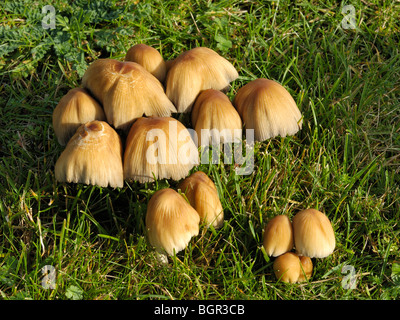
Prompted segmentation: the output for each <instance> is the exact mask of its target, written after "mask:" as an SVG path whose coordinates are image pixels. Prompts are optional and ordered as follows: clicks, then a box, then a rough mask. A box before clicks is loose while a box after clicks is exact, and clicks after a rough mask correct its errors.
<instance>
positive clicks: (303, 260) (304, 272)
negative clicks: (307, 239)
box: [297, 256, 313, 282]
mask: <svg viewBox="0 0 400 320" xmlns="http://www.w3.org/2000/svg"><path fill="white" fill-rule="evenodd" d="M299 258H300V269H301V270H300V275H299V279H297V281H298V282H303V281H307V280H308V279H310V278H311V275H312V271H313V263H312V261H311V259H310V257H306V256H301V257H299Z"/></svg>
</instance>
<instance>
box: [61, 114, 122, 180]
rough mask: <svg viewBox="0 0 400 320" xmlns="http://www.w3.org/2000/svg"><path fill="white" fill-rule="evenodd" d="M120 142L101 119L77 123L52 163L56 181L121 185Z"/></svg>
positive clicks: (111, 129)
mask: <svg viewBox="0 0 400 320" xmlns="http://www.w3.org/2000/svg"><path fill="white" fill-rule="evenodd" d="M122 152H123V151H122V143H121V139H120V137H119V135H118V134H117V133H116V132H115V130H114V129H113V128H111V127H110V126H109V125H108V124H107V123H106V122H104V121H97V120H95V121H90V122H88V123H86V124H83V125H81V126H80V127H79V128H78V130H77V131H76V133H75V134H74V136H73V137H72V138H71V139H70V140H69V142H68V144H67V146H66V147H65V149H64V151H63V152H62V153H61V155H60V157H59V158H58V160H57V162H56V164H55V169H54V170H55V177H56V179H57V180H58V181H60V182H74V183H84V184H91V185H98V186H101V187H107V186H110V187H114V188H115V187H123V185H124V179H123V169H122Z"/></svg>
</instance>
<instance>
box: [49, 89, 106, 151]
mask: <svg viewBox="0 0 400 320" xmlns="http://www.w3.org/2000/svg"><path fill="white" fill-rule="evenodd" d="M52 120H53V129H54V133H55V135H56V137H57V140H58V142H59V143H60V144H61V145H62V146H64V145H66V144H67V142H68V140H69V139H70V138H71V137H72V136H73V135H74V134H75V132H76V130H77V129H78V128H79V126H81V125H82V124H84V123H86V122H89V121H92V120H101V121H104V120H106V116H105V114H104V111H103V108H102V107H101V106H100V104H99V103H98V102H97V101H96V100H95V99H94V98H93V97H92V96H90V95H89V93H88V92H87V91H86V90H85V89H83V88H74V89H71V90H69V91H68V92H67V94H66V95H64V96H63V97H62V98H61V99H60V101H59V102H58V104H57V106H56V107H55V108H54V111H53V117H52Z"/></svg>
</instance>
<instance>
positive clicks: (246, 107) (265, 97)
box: [233, 78, 302, 141]
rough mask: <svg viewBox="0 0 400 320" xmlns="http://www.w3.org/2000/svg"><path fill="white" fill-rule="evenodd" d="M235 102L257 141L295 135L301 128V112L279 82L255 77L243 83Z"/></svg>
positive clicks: (246, 125)
mask: <svg viewBox="0 0 400 320" xmlns="http://www.w3.org/2000/svg"><path fill="white" fill-rule="evenodd" d="M233 105H234V106H235V107H236V109H237V111H238V112H239V114H240V116H241V117H242V120H243V122H244V124H245V127H246V128H247V129H254V137H255V140H257V141H264V140H267V139H269V138H273V137H275V136H281V137H285V136H287V135H294V134H295V133H296V132H298V131H299V129H301V126H302V115H301V113H300V110H299V109H298V107H297V105H296V102H295V101H294V99H293V97H292V96H291V95H290V93H289V92H288V91H287V90H286V89H285V88H284V87H283V86H282V85H280V84H279V83H278V82H275V81H273V80H269V79H264V78H261V79H256V80H253V81H251V82H249V83H247V84H246V85H244V86H243V87H241V88H240V89H239V90H238V92H237V93H236V95H235V98H234V101H233Z"/></svg>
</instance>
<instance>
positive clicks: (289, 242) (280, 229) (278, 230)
mask: <svg viewBox="0 0 400 320" xmlns="http://www.w3.org/2000/svg"><path fill="white" fill-rule="evenodd" d="M263 246H264V249H265V252H266V253H267V254H268V255H269V256H272V257H277V256H280V255H281V254H284V253H286V252H288V251H290V250H292V249H293V228H292V223H291V222H290V219H289V217H288V216H286V215H278V216H276V217H274V218H272V219H271V220H270V221H269V222H268V223H267V226H266V227H265V229H264V238H263Z"/></svg>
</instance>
